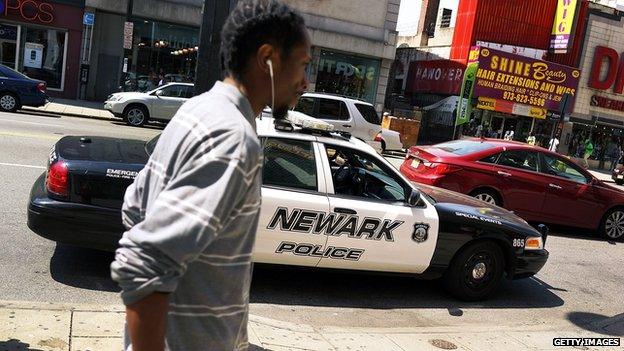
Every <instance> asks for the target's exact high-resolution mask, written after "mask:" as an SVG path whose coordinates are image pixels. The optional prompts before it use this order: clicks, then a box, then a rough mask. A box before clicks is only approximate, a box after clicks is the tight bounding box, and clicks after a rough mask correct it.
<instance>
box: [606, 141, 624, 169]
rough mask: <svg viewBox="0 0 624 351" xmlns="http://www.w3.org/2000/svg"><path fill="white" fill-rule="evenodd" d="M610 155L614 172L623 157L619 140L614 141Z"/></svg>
mask: <svg viewBox="0 0 624 351" xmlns="http://www.w3.org/2000/svg"><path fill="white" fill-rule="evenodd" d="M609 156H610V157H611V172H613V171H615V169H616V168H617V165H618V163H619V162H620V159H621V158H622V146H620V143H619V142H613V147H612V150H611V153H610V154H609Z"/></svg>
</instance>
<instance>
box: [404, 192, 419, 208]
mask: <svg viewBox="0 0 624 351" xmlns="http://www.w3.org/2000/svg"><path fill="white" fill-rule="evenodd" d="M407 203H408V204H409V205H410V206H418V204H419V203H420V190H418V189H412V192H411V193H410V195H409V197H408V198H407Z"/></svg>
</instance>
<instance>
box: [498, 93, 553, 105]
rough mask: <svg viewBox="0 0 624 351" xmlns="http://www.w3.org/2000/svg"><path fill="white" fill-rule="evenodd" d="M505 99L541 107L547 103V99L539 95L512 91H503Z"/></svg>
mask: <svg viewBox="0 0 624 351" xmlns="http://www.w3.org/2000/svg"><path fill="white" fill-rule="evenodd" d="M503 99H505V100H508V101H514V102H518V103H521V104H527V105H532V106H539V107H544V105H546V99H540V98H538V97H534V96H527V95H524V94H516V93H512V92H510V91H505V92H503Z"/></svg>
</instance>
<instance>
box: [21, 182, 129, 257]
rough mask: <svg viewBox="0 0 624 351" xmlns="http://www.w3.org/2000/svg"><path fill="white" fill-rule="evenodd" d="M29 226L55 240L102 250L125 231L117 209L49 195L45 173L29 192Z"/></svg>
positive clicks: (110, 248) (113, 245) (108, 248)
mask: <svg viewBox="0 0 624 351" xmlns="http://www.w3.org/2000/svg"><path fill="white" fill-rule="evenodd" d="M28 227H29V228H30V230H32V231H33V232H35V233H36V234H37V235H39V236H41V237H44V238H46V239H49V240H53V241H56V242H58V243H63V244H69V245H74V246H80V247H87V248H92V249H98V250H105V251H114V250H115V249H116V248H117V246H118V242H119V239H120V238H121V236H122V234H123V232H124V228H123V225H122V224H121V214H120V212H119V210H116V209H109V208H104V207H99V206H92V205H84V204H76V203H71V202H63V201H58V200H54V199H51V198H49V197H48V195H47V192H46V190H45V174H43V175H41V176H40V177H39V178H38V179H37V181H36V182H35V184H34V185H33V187H32V190H31V192H30V200H29V204H28Z"/></svg>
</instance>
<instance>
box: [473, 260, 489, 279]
mask: <svg viewBox="0 0 624 351" xmlns="http://www.w3.org/2000/svg"><path fill="white" fill-rule="evenodd" d="M486 271H487V268H486V267H485V263H483V262H479V263H477V264H476V265H475V266H474V268H473V270H472V277H473V278H474V279H483V277H485V272H486Z"/></svg>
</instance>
